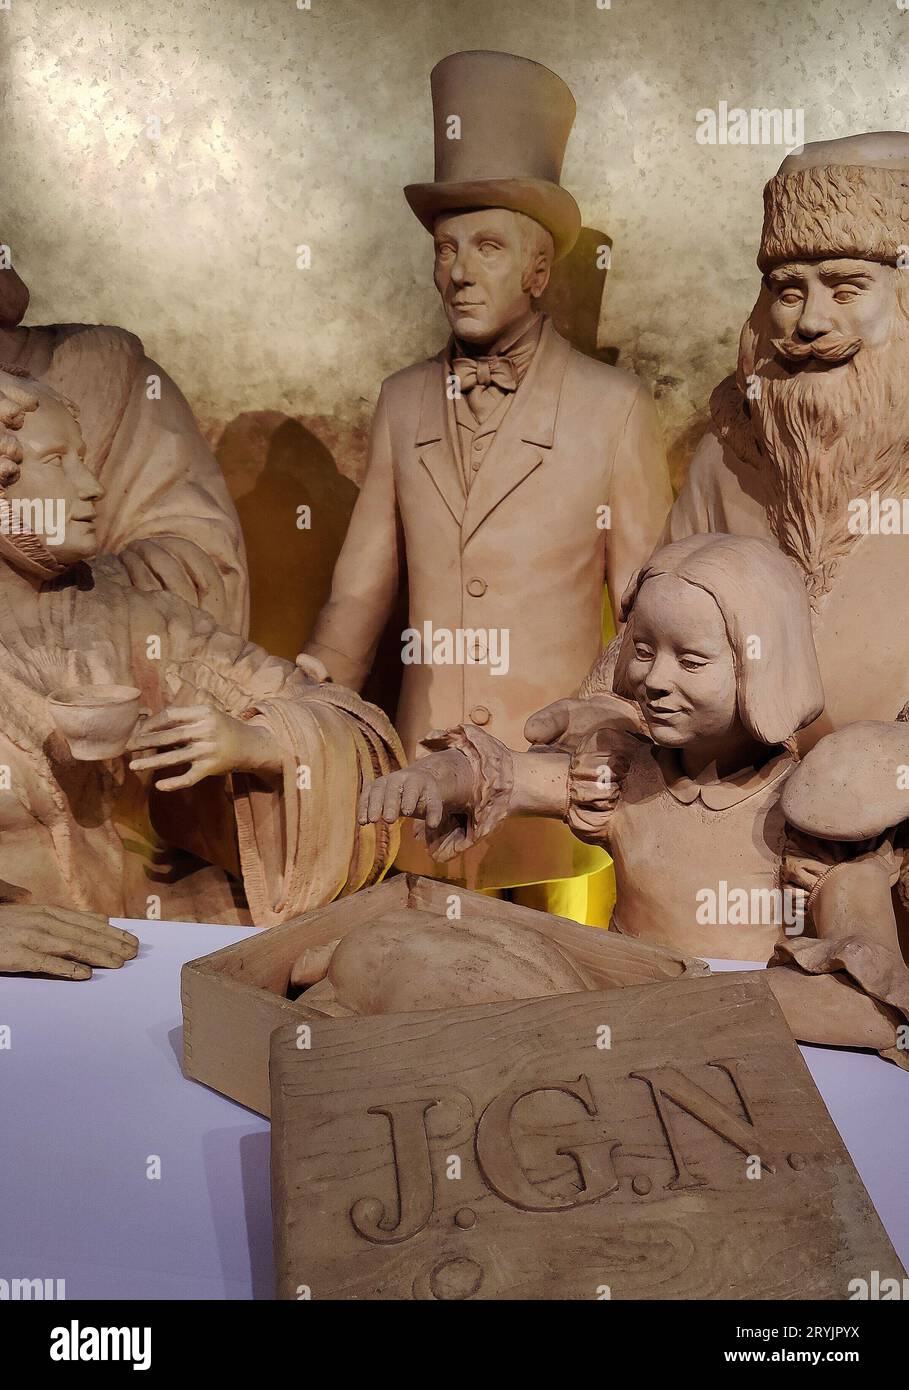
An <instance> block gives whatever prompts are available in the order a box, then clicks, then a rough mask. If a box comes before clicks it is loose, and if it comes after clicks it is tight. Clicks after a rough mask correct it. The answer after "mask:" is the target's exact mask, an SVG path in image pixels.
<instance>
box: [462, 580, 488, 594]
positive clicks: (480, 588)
mask: <svg viewBox="0 0 909 1390" xmlns="http://www.w3.org/2000/svg"><path fill="white" fill-rule="evenodd" d="M488 587H489V586H488V585H487V583H486V580H485V579H468V581H467V592H468V593H469V594H470V597H471V598H482V597H483V595H484V594H485V593H486V590H487V588H488Z"/></svg>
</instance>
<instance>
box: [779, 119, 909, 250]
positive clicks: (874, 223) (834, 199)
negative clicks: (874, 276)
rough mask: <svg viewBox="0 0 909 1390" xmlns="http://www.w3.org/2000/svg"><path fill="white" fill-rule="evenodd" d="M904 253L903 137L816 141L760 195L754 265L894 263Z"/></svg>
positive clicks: (907, 148)
mask: <svg viewBox="0 0 909 1390" xmlns="http://www.w3.org/2000/svg"><path fill="white" fill-rule="evenodd" d="M907 248H909V134H907V133H906V132H904V131H900V130H883V131H873V132H868V133H867V134H864V135H847V136H845V137H844V138H843V139H841V140H819V141H816V142H815V143H813V144H809V145H805V146H804V148H803V149H802V151H801V152H800V153H797V154H791V155H788V156H787V157H786V159H784V160H783V163H782V164H781V165H780V169H779V173H777V174H776V175H775V176H774V177H773V178H772V179H771V180H770V182H769V183H768V184H767V186H766V187H765V189H764V230H763V233H762V235H761V249H760V253H759V255H758V265H759V266H760V268H761V270H762V271H767V270H769V269H771V267H772V266H774V265H779V264H780V263H781V262H783V261H793V260H798V261H805V260H817V259H820V258H822V257H825V256H850V257H854V258H855V259H856V260H862V261H882V262H885V263H887V264H892V263H895V262H896V260H897V257H898V256H899V255H900V253H901V251H902V252H904V253H905V252H906V250H907Z"/></svg>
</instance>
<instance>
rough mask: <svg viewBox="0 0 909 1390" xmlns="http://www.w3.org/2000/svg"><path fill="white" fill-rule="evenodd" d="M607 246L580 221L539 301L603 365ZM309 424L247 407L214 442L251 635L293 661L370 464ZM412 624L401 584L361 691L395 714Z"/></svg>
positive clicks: (611, 357)
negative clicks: (304, 520) (243, 576)
mask: <svg viewBox="0 0 909 1390" xmlns="http://www.w3.org/2000/svg"><path fill="white" fill-rule="evenodd" d="M611 246H612V241H611V238H610V237H609V236H607V235H606V233H605V232H600V231H597V230H596V229H594V228H592V227H584V228H582V230H581V234H580V236H579V237H578V241H577V244H576V246H575V247H574V249H573V250H572V251H571V252H570V254H569V255H568V256H566V257H565V259H564V260H562V261H560V262H559V263H558V264H557V265H555V266H554V267H553V271H552V277H551V279H550V283H549V286H548V287H547V290H546V294H545V295H544V296H543V298H542V299H541V301H540V307H541V308H542V309H543V310H544V311H545V312H546V313H548V314H550V315H551V316H552V319H553V322H554V324H555V326H556V328H557V329H558V331H559V332H560V333H561V334H562V335H563V337H565V338H567V339H568V341H569V342H570V343H571V344H572V345H573V346H574V347H575V348H577V350H578V351H579V352H583V353H585V354H586V355H587V356H588V357H595V358H596V359H597V360H598V361H601V362H615V360H616V358H617V356H618V350H617V349H616V348H598V347H597V334H598V330H599V323H600V312H601V306H602V301H603V292H604V288H605V284H606V276H607V273H608V267H607V264H606V263H608V256H604V254H603V248H604V247H609V248H610V249H611ZM604 262H606V263H604ZM401 365H402V366H403V365H405V364H403V363H402V364H401ZM312 423H313V425H314V426H316V427H317V428H318V430H319V434H316V433H315V432H314V430H313V429H311V428H309V427H308V426H307V425H306V424H304V423H303V422H302V421H301V420H298V419H294V418H293V417H292V416H289V415H284V414H282V413H281V412H280V411H276V410H259V411H247V412H245V413H244V414H242V415H238V416H237V417H236V419H235V420H232V421H231V423H230V424H229V425H227V426H226V428H225V429H224V430H223V432H222V433H221V436H220V439H219V440H218V443H217V445H216V446H215V453H216V455H217V458H218V462H219V463H220V465H221V468H222V470H223V472H224V476H225V477H226V479H227V485H228V487H229V488H230V493H231V496H232V497H233V499H234V503H235V505H236V508H237V511H238V513H239V516H240V524H241V525H242V527H243V535H244V537H245V540H246V550H247V556H248V560H249V574H250V588H251V595H252V603H251V615H250V636H251V638H252V640H253V641H254V642H258V643H259V645H260V646H262V647H264V648H265V649H266V651H270V652H274V653H275V655H277V656H283V657H286V658H288V660H293V658H294V657H295V656H296V654H297V652H298V651H299V650H300V648H301V647H302V645H303V643H304V642H305V640H306V638H307V637H308V636H309V634H310V632H311V631H312V628H313V625H314V623H315V620H316V617H317V615H318V612H319V609H320V608H321V607H322V604H323V603H324V602H325V600H326V599H327V598H328V595H329V592H330V590H331V577H332V572H333V570H334V566H335V561H336V560H337V557H338V554H339V552H340V549H341V546H342V544H343V541H344V536H345V534H346V532H347V526H348V522H349V521H350V514H351V512H352V511H353V506H354V502H355V501H356V499H357V493H358V488H357V485H356V483H354V482H352V481H351V477H350V476H349V475H351V474H352V475H353V476H354V477H359V476H361V475H362V467H363V463H364V461H365V439H364V438H363V437H362V436H359V437H358V436H357V435H356V434H354V435H352V434H350V432H346V433H344V432H339V430H338V427H337V426H336V425H334V424H333V422H331V421H327V420H326V421H322V420H320V421H318V422H315V421H313V422H312ZM320 435H322V436H323V438H320V437H319V436H320ZM325 439H329V440H330V441H331V447H329V445H328V444H327V443H325V442H324V440H325ZM332 449H333V450H334V452H332ZM339 462H340V464H341V465H342V467H339ZM303 507H308V508H309V514H310V525H309V528H308V529H307V528H306V527H303V526H301V525H300V524H299V522H300V520H301V517H303V516H304V514H301V511H300V509H301V508H303ZM406 623H407V600H406V585H402V593H401V596H400V599H399V603H398V605H397V608H396V610H395V612H394V613H393V614H392V616H391V618H390V620H389V623H388V625H387V627H386V630H385V633H384V635H383V637H382V640H381V641H380V643H379V649H378V651H377V653H376V660H375V663H374V667H373V672H372V675H371V676H370V678H369V680H368V682H367V685H366V688H365V690H364V694H365V695H366V697H367V698H368V699H372V700H374V701H375V702H376V703H377V704H380V705H382V706H383V708H385V709H387V710H390V711H393V710H394V709H395V707H396V705H397V688H398V686H399V684H400V679H401V663H400V644H401V638H400V634H401V631H402V630H403V628H404V627H405V626H406Z"/></svg>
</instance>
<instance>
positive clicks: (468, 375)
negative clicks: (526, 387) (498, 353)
mask: <svg viewBox="0 0 909 1390" xmlns="http://www.w3.org/2000/svg"><path fill="white" fill-rule="evenodd" d="M451 367H452V371H453V372H454V373H455V375H456V376H457V378H458V382H459V383H460V387H461V391H462V393H463V394H464V395H465V396H467V395H469V394H470V392H471V391H472V390H473V389H474V387H475V386H497V387H498V388H499V390H500V391H516V390H517V389H518V374H517V372H516V370H515V366H514V363H513V362H512V361H511V359H510V358H509V357H456V358H455V359H454V361H453V362H452V364H451Z"/></svg>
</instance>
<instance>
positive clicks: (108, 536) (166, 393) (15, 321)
mask: <svg viewBox="0 0 909 1390" xmlns="http://www.w3.org/2000/svg"><path fill="white" fill-rule="evenodd" d="M28 298H29V295H28V289H27V288H26V286H25V284H24V283H23V281H22V280H21V279H20V277H19V275H18V273H17V272H16V270H14V269H13V268H12V267H11V266H10V267H8V268H6V269H2V270H0V362H3V363H4V364H5V365H13V366H15V367H16V368H17V369H18V370H21V371H24V372H27V373H28V374H29V375H30V376H32V377H34V378H35V379H37V380H39V381H43V382H46V383H47V385H48V386H50V387H52V388H53V389H54V390H56V391H59V392H61V393H62V394H63V395H64V396H67V397H68V398H69V399H70V400H75V401H78V402H79V406H80V422H81V426H82V433H83V436H84V439H85V446H86V462H87V464H88V466H89V467H90V469H91V470H92V472H93V473H94V475H95V477H96V478H97V479H98V481H99V482H100V483H101V485H102V487H103V489H104V496H103V497H102V498H101V499H100V500H99V504H98V516H97V528H98V529H97V535H98V543H99V547H100V550H101V552H102V553H106V554H110V555H117V556H118V557H119V558H120V560H121V562H122V564H123V568H124V570H125V572H126V574H127V575H128V576H129V579H130V582H131V583H132V584H133V585H134V586H135V587H136V588H138V589H143V590H146V591H152V590H156V589H163V590H165V591H166V592H168V593H171V594H175V595H176V596H177V597H178V598H182V599H184V600H185V601H186V602H187V603H191V604H193V605H195V606H197V607H199V608H202V609H204V610H205V611H206V612H207V613H209V614H210V615H211V616H212V617H213V618H214V619H215V620H216V622H218V623H219V624H220V625H221V626H222V627H225V628H227V629H228V630H229V631H231V632H238V633H240V634H241V635H244V636H245V634H246V632H247V630H248V627H249V579H248V575H247V569H246V552H245V549H244V545H243V533H242V532H241V530H240V521H239V518H238V516H237V512H236V509H235V507H234V504H233V502H232V501H231V497H230V493H229V492H228V490H227V484H226V482H225V481H224V476H223V474H222V472H221V469H220V467H219V465H218V462H217V460H216V459H215V456H214V454H213V453H212V451H211V449H210V448H209V447H208V445H207V444H206V442H205V440H204V439H203V437H202V435H201V433H200V431H199V427H198V425H197V424H196V422H195V420H194V418H193V414H192V411H191V410H190V408H189V406H188V405H187V403H186V400H185V399H184V397H183V395H182V394H181V392H180V391H179V389H178V388H177V386H176V385H175V384H174V382H173V381H172V380H171V379H170V377H169V376H168V375H167V373H166V372H165V371H164V370H163V369H162V368H161V367H160V366H159V365H158V364H157V362H153V361H152V360H151V359H150V358H149V357H147V356H146V353H145V349H144V347H143V346H142V343H141V342H140V341H139V339H138V338H137V337H135V336H134V334H132V333H127V332H126V331H125V330H124V329H122V328H113V327H109V326H107V325H103V324H87V323H67V324H51V325H42V326H39V327H28V328H26V327H24V326H23V325H22V322H21V321H22V319H23V317H24V316H25V312H26V309H27V308H28Z"/></svg>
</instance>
